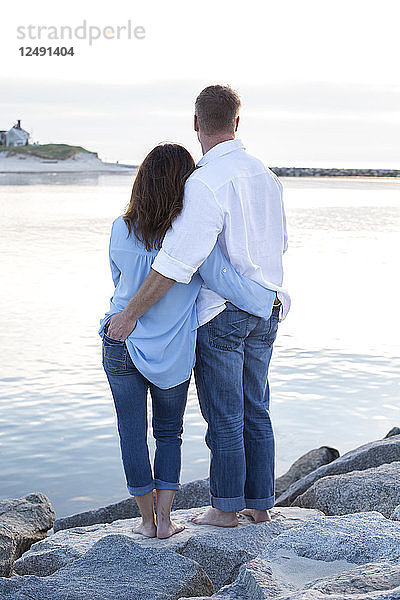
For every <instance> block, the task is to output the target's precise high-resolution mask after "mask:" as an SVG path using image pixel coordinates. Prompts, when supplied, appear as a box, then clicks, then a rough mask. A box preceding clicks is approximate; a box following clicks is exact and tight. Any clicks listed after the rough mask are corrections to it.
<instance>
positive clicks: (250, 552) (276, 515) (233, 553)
mask: <svg viewBox="0 0 400 600" xmlns="http://www.w3.org/2000/svg"><path fill="white" fill-rule="evenodd" d="M271 517H272V522H269V523H259V524H258V525H255V524H254V522H253V521H251V520H250V519H247V518H246V517H243V518H242V517H241V522H240V526H239V527H236V528H235V529H223V528H212V529H213V530H211V531H210V530H209V528H208V527H207V528H204V527H203V528H202V529H203V532H201V531H199V532H198V534H197V535H193V536H192V537H191V538H190V539H189V540H188V541H187V543H186V544H185V546H184V547H183V548H182V549H181V550H179V552H180V553H181V554H183V556H187V557H189V558H191V559H193V560H195V561H197V562H198V563H199V564H200V565H201V566H202V567H203V569H204V570H205V571H206V573H207V574H208V576H209V577H210V579H211V581H212V582H213V584H214V587H215V589H216V590H219V589H220V588H221V587H222V586H224V585H227V584H229V583H231V582H232V581H233V580H234V579H235V578H236V576H237V573H238V570H239V567H240V565H242V564H243V563H244V562H247V561H249V560H252V559H253V558H255V557H256V556H257V555H258V554H260V552H262V550H263V549H264V548H265V547H266V546H267V545H268V544H269V542H270V541H271V540H272V539H274V538H275V537H276V536H278V535H279V534H280V533H282V531H284V530H285V529H289V528H291V527H294V526H296V525H300V524H301V523H302V522H304V521H308V520H312V519H316V518H317V519H318V518H321V517H322V513H320V512H319V511H310V512H307V511H303V512H302V513H299V512H298V513H295V512H293V513H289V511H288V509H287V508H286V509H280V510H276V509H272V511H271Z"/></svg>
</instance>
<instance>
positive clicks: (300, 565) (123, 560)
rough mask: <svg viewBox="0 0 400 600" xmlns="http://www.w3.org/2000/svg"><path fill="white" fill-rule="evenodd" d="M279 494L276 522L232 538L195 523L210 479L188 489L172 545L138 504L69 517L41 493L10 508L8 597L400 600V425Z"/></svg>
mask: <svg viewBox="0 0 400 600" xmlns="http://www.w3.org/2000/svg"><path fill="white" fill-rule="evenodd" d="M276 490H277V496H278V497H277V501H276V506H275V508H274V509H272V511H271V517H272V520H271V522H269V523H260V524H257V525H256V524H255V523H254V522H253V521H251V519H250V518H248V517H245V516H240V518H239V521H240V523H239V526H238V527H236V528H234V529H222V528H218V527H204V526H201V525H196V524H194V523H193V522H192V521H191V520H190V519H191V517H192V516H193V515H194V514H196V513H198V512H199V511H200V510H201V507H203V506H206V505H208V503H209V491H208V480H206V479H205V480H199V481H194V482H190V483H188V484H185V485H183V486H182V488H181V490H179V492H178V493H177V495H176V499H175V504H174V513H173V518H174V520H175V521H177V522H179V523H182V524H184V525H185V530H184V531H183V532H182V533H180V534H178V535H176V536H173V537H172V538H169V539H167V540H158V539H157V538H155V539H149V538H144V537H141V536H138V535H135V534H134V533H133V532H132V528H133V527H134V525H135V524H136V523H137V519H138V510H137V507H136V503H135V501H134V499H133V498H127V499H125V500H123V501H121V502H119V503H116V504H112V505H109V506H106V507H103V508H98V509H94V510H92V511H87V512H84V513H79V514H76V515H71V516H68V517H63V518H60V519H56V515H55V513H54V510H53V508H52V506H51V502H50V500H49V499H48V498H47V497H46V496H45V495H44V494H41V493H38V492H36V493H32V494H29V495H27V496H24V497H22V498H18V499H8V500H2V501H0V598H1V600H28V599H30V600H92V599H93V600H111V599H112V600H114V599H115V600H178V599H182V600H187V599H188V598H197V600H205V598H210V597H212V598H214V599H215V600H267V599H268V600H270V599H272V598H274V599H277V600H400V428H398V427H396V428H393V429H392V430H391V431H390V432H389V433H388V434H387V436H386V437H385V438H384V439H382V440H377V441H374V442H371V443H369V444H365V445H363V446H361V447H359V448H356V449H354V450H352V451H350V452H348V453H347V454H345V455H343V456H339V453H338V452H337V450H335V449H334V448H329V447H326V446H323V447H321V448H317V449H314V450H311V451H310V452H308V453H307V454H305V455H304V456H302V457H300V458H299V459H298V460H297V461H296V462H295V463H294V464H293V465H292V467H291V468H290V469H289V471H288V472H287V473H285V474H284V475H283V476H281V477H279V478H278V479H277V481H276ZM48 533H50V535H48Z"/></svg>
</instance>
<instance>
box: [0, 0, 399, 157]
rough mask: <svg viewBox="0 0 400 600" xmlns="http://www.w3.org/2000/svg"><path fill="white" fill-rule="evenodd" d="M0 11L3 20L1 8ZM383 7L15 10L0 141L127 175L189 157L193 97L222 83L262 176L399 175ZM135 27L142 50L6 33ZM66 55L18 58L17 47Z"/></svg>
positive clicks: (34, 6) (6, 52) (6, 43)
mask: <svg viewBox="0 0 400 600" xmlns="http://www.w3.org/2000/svg"><path fill="white" fill-rule="evenodd" d="M3 10H4V8H3ZM399 17H400V6H399V3H398V2H397V0H381V1H380V2H379V3H376V2H371V1H369V0H364V1H362V0H336V1H335V2H322V1H321V0H303V1H299V0H297V1H294V0H293V1H292V0H280V1H279V2H277V1H276V0H274V2H272V1H270V0H259V1H254V0H248V1H246V2H239V1H237V0H236V1H235V0H233V1H232V0H231V1H227V0H213V1H211V0H202V2H198V3H193V2H184V1H183V0H171V1H160V0H158V1H153V2H151V3H150V2H148V3H144V2H143V3H139V2H132V1H131V2H127V1H125V0H116V1H115V2H113V3H107V4H105V3H104V4H100V2H94V1H93V0H89V1H88V0H86V1H85V2H84V3H83V2H82V1H80V2H78V1H77V0H72V1H70V2H68V3H65V4H60V3H55V2H53V0H52V1H51V2H50V1H48V0H37V1H36V2H30V1H29V2H28V1H27V0H23V1H21V0H20V1H19V2H18V3H16V2H15V3H13V4H11V5H10V4H8V5H7V14H6V15H5V16H3V18H2V37H1V39H0V47H1V56H2V61H1V64H2V66H1V72H0V73H1V75H0V85H1V90H2V94H1V99H0V129H3V128H4V129H5V128H7V127H8V126H10V125H11V124H12V123H13V122H14V121H15V120H16V119H18V118H21V119H22V120H23V126H24V127H25V128H26V129H27V130H28V131H30V132H31V133H32V134H33V138H34V139H35V140H39V141H40V142H41V143H46V142H66V143H71V144H79V145H84V146H86V147H88V148H89V149H92V150H96V151H98V152H99V154H100V156H101V157H103V158H105V159H108V160H116V159H119V160H120V161H125V162H137V161H139V160H141V159H142V158H143V156H144V154H145V153H146V152H147V151H148V150H149V149H150V148H151V147H152V146H153V145H154V144H155V143H157V142H159V141H163V140H166V139H169V140H173V141H179V142H181V143H184V144H186V145H187V146H188V147H189V149H191V150H192V151H193V152H194V153H195V154H196V153H197V154H196V157H197V155H198V152H199V149H198V146H197V143H196V139H195V136H194V134H193V132H192V130H191V118H192V117H191V115H192V111H193V101H194V98H195V96H196V94H197V93H198V92H199V91H200V90H201V89H202V88H203V87H204V86H205V85H208V84H210V83H216V82H219V83H230V84H231V85H232V86H233V87H235V88H236V89H238V91H239V92H240V93H241V95H242V99H243V111H242V125H241V129H240V136H241V137H242V139H243V140H244V142H245V144H246V146H247V147H248V149H249V150H251V151H253V152H254V153H257V154H259V155H260V156H261V158H263V159H264V160H266V161H267V162H268V164H269V165H270V166H272V165H278V164H280V165H285V164H298V165H301V164H304V165H312V164H315V165H320V164H323V165H328V164H332V166H336V165H342V164H343V165H348V166H352V165H354V166H372V165H376V166H378V167H379V166H380V167H384V166H388V167H390V166H397V167H398V168H400V152H399V139H400V69H399V64H398V62H399V61H398V56H399V47H398V23H399ZM128 19H130V20H131V23H132V26H133V27H136V26H143V27H144V28H145V30H146V37H145V39H143V40H135V39H131V40H122V39H121V40H116V39H110V40H105V39H102V40H98V41H94V42H93V45H92V46H89V45H88V43H87V42H86V41H83V40H73V41H70V40H64V41H61V40H59V41H54V40H48V39H43V40H27V39H25V40H23V41H21V40H18V39H17V27H21V26H22V27H27V26H28V25H34V26H38V25H40V26H57V27H60V26H62V25H64V26H71V27H73V28H75V27H78V26H80V25H82V23H83V21H84V20H86V22H87V26H88V27H89V26H96V27H101V28H104V27H106V26H108V27H114V28H116V27H117V26H118V25H120V26H124V25H126V23H127V21H128ZM28 45H29V46H33V47H34V46H36V45H38V46H45V47H48V46H53V47H55V46H57V45H65V46H67V47H70V46H71V45H73V46H74V50H75V56H74V57H70V56H67V57H56V56H53V57H26V56H25V57H21V56H20V55H19V51H18V48H19V47H20V46H28Z"/></svg>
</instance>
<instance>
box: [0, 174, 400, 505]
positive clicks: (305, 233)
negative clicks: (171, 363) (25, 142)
mask: <svg viewBox="0 0 400 600" xmlns="http://www.w3.org/2000/svg"><path fill="white" fill-rule="evenodd" d="M101 178H102V179H101ZM131 183H132V178H130V177H126V178H125V177H123V178H122V179H121V178H116V177H115V176H111V177H105V176H101V177H100V179H96V181H95V182H93V183H90V182H87V181H85V182H82V181H78V180H76V179H75V181H74V184H70V182H69V183H68V185H64V184H63V183H60V184H59V185H57V187H54V186H52V185H47V184H46V182H44V181H41V182H40V183H37V184H36V185H27V184H26V181H25V183H24V184H20V185H17V184H16V185H10V184H7V185H4V186H3V187H2V202H1V205H0V214H1V225H2V237H1V240H0V252H1V256H2V268H1V270H0V284H1V287H2V289H3V290H6V293H3V294H2V295H1V299H0V308H1V310H2V314H3V315H7V319H6V320H5V323H6V327H7V331H5V329H4V326H3V344H2V345H1V346H0V360H1V365H2V369H1V378H0V382H1V392H0V456H1V463H0V497H2V498H4V497H10V496H19V495H23V494H25V493H28V492H31V491H35V490H40V491H43V492H44V493H46V494H47V495H48V496H49V497H50V498H51V500H52V501H53V503H54V505H55V508H56V511H57V514H58V516H62V515H65V514H70V513H72V512H76V511H81V510H86V509H88V508H91V507H94V506H101V505H104V504H107V503H111V502H116V501H118V500H120V499H122V498H125V497H126V496H127V491H126V487H125V482H124V479H123V474H122V469H121V462H120V450H119V445H118V437H117V434H116V426H115V414H114V408H113V404H112V400H111V395H110V392H109V389H108V387H107V384H106V380H105V377H104V374H103V371H102V368H101V360H100V359H101V352H100V339H99V338H98V336H97V327H98V319H99V317H100V316H101V315H102V313H103V312H104V310H105V309H106V307H107V302H108V298H109V296H110V295H111V293H112V282H111V277H110V274H109V270H108V262H107V260H108V256H107V246H108V235H109V231H110V225H111V222H112V219H113V218H114V217H115V216H116V215H118V214H120V212H121V211H122V210H123V208H124V206H125V205H126V203H127V200H128V199H129V193H130V187H131ZM367 184H368V185H367ZM367 184H365V182H358V184H357V185H354V183H353V182H351V185H349V186H348V187H347V188H345V189H343V188H337V187H335V186H334V185H332V184H331V182H326V181H323V182H322V183H321V181H318V182H317V181H313V182H308V183H307V182H304V181H299V182H298V181H296V182H293V181H290V182H285V186H286V206H287V213H288V225H289V234H290V242H291V245H290V252H289V254H288V255H287V258H286V272H287V278H288V286H289V287H290V289H291V292H292V295H293V307H292V312H291V315H290V317H289V318H288V320H287V321H286V322H285V323H283V324H282V325H281V326H280V331H279V337H278V342H277V345H276V348H275V356H274V361H273V364H272V370H271V388H272V398H273V401H272V413H273V418H274V424H275V431H276V434H277V466H278V472H279V473H281V472H283V471H284V470H285V469H286V468H287V467H288V466H289V465H290V463H291V462H292V461H293V460H295V459H296V458H297V457H298V456H299V455H300V454H302V453H303V452H306V451H307V450H309V449H311V448H314V447H318V446H320V445H331V446H334V447H337V448H338V449H339V450H340V451H341V452H342V453H343V452H345V451H346V450H349V449H350V448H352V447H354V446H355V445H357V444H361V443H364V442H366V441H369V440H372V439H376V438H379V437H382V436H383V435H385V434H386V432H387V431H388V430H389V429H390V428H391V427H392V426H394V425H398V424H399V421H400V419H399V403H398V375H399V361H398V358H396V357H398V354H399V352H398V331H399V327H398V325H399V323H398V316H397V311H396V310H395V307H396V306H397V304H398V301H399V290H398V283H397V279H396V278H395V277H394V274H395V273H396V272H397V258H396V257H397V251H396V248H398V243H399V237H400V236H399V227H398V223H399V219H400V209H399V202H398V200H399V194H398V190H399V187H398V186H397V187H396V185H394V186H393V184H392V183H390V184H386V183H385V182H379V189H376V188H375V187H372V188H371V187H370V186H369V182H367ZM342 185H343V184H342ZM373 185H375V183H374V184H373ZM204 432H205V427H204V423H203V420H202V418H201V415H200V413H199V410H198V404H197V398H196V393H195V388H194V385H193V382H192V384H191V386H190V395H189V404H188V411H187V414H186V419H185V442H184V461H183V481H187V480H190V479H193V478H196V477H203V476H205V475H206V474H207V467H208V452H207V449H206V447H205V445H204V442H203V438H204Z"/></svg>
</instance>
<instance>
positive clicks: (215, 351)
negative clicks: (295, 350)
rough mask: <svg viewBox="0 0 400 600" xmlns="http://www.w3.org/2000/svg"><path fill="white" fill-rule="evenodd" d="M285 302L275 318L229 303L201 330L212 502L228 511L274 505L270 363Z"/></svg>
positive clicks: (198, 373)
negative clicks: (248, 311) (251, 312)
mask: <svg viewBox="0 0 400 600" xmlns="http://www.w3.org/2000/svg"><path fill="white" fill-rule="evenodd" d="M278 317H279V307H278V308H275V307H274V308H273V309H272V314H271V316H270V318H269V319H264V318H261V317H255V316H254V315H250V314H249V313H247V312H245V311H243V310H240V309H238V308H236V307H235V306H233V304H230V303H229V302H227V305H226V309H225V310H224V311H223V312H221V313H220V314H219V315H217V316H216V317H215V318H214V319H212V320H211V321H209V322H208V323H206V324H205V325H203V326H202V327H200V328H199V330H198V337H197V357H196V366H195V371H194V372H195V377H196V386H197V393H198V397H199V402H200V407H201V411H202V414H203V416H204V418H205V420H206V421H207V424H208V429H207V434H206V443H207V446H208V447H209V449H210V452H211V463H210V494H211V504H212V506H214V507H215V508H219V509H220V510H223V511H225V512H237V511H239V510H242V509H243V508H254V509H259V510H267V509H269V508H272V507H273V505H274V467H275V445H274V433H273V429H272V424H271V419H270V414H269V385H268V367H269V363H270V359H271V355H272V346H273V343H274V341H275V338H276V334H277V329H278Z"/></svg>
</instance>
